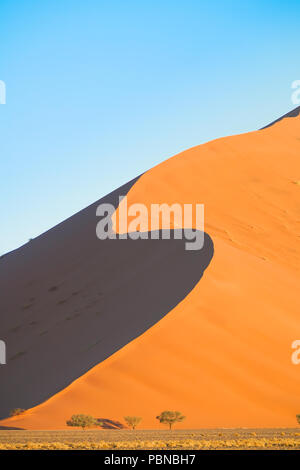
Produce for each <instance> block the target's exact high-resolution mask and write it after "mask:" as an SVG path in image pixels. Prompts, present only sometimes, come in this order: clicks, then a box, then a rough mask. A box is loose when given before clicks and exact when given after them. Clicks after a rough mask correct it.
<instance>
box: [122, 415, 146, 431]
mask: <svg viewBox="0 0 300 470" xmlns="http://www.w3.org/2000/svg"><path fill="white" fill-rule="evenodd" d="M124 419H125V421H126V424H127V425H128V426H129V427H130V428H132V429H135V428H136V426H137V425H138V424H139V423H140V422H141V421H142V418H140V417H139V416H124Z"/></svg>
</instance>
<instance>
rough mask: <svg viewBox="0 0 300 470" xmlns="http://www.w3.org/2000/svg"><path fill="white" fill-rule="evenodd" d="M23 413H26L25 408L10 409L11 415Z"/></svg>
mask: <svg viewBox="0 0 300 470" xmlns="http://www.w3.org/2000/svg"><path fill="white" fill-rule="evenodd" d="M23 413H25V410H24V409H23V408H14V409H13V410H11V411H10V413H9V416H19V415H21V414H23Z"/></svg>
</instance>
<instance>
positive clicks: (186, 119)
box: [0, 0, 300, 254]
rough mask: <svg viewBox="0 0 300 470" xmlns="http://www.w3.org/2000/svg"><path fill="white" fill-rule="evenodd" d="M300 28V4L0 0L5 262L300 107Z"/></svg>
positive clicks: (0, 244) (0, 243)
mask: <svg viewBox="0 0 300 470" xmlns="http://www.w3.org/2000/svg"><path fill="white" fill-rule="evenodd" d="M299 18H300V2H299V0H294V1H289V0H287V1H285V2H283V1H282V0H280V1H272V0H269V1H266V0H259V1H257V0H243V1H241V0H238V1H237V0H236V1H213V0H211V1H201V0H185V1H184V0H182V1H177V0H159V1H156V0H151V1H150V0H139V1H130V0H129V1H124V0H119V1H116V0H110V1H101V0H97V1H96V0H85V1H77V0H72V1H71V0H70V1H68V0H59V1H58V0H43V1H41V0H36V1H32V0H26V1H25V0H19V1H18V0H1V2H0V80H3V81H5V83H6V87H7V102H6V104H5V105H0V126H1V127H0V132H1V140H0V157H1V167H0V168H1V183H0V188H1V192H0V194H1V198H0V211H1V213H0V216H1V226H0V254H3V253H5V252H7V251H9V250H11V249H14V248H16V247H18V246H20V245H21V244H23V243H26V242H27V241H28V239H29V238H34V237H35V236H37V235H39V234H40V233H42V232H44V231H45V230H47V229H48V228H50V227H52V226H54V225H56V224H57V223H59V222H61V221H62V220H64V219H65V218H67V217H68V216H70V215H72V214H73V213H75V212H77V211H78V210H80V209H82V208H84V207H85V206H87V205H88V204H90V203H92V202H94V201H95V200H97V199H99V198H100V197H101V196H103V195H105V194H107V193H108V192H110V191H111V190H113V189H115V188H116V187H118V186H120V185H121V184H123V183H125V182H127V181H128V180H130V179H132V178H133V177H135V176H137V175H138V174H140V173H142V172H143V171H145V170H147V169H149V168H151V167H152V166H154V165H156V164H158V163H159V162H161V161H163V160H164V159H166V158H167V157H169V156H172V155H174V154H176V153H178V152H180V151H182V150H184V149H187V148H189V147H191V146H194V145H197V144H200V143H203V142H205V141H208V140H211V139H213V138H217V137H220V136H224V135H229V134H236V133H240V132H246V131H249V130H254V129H257V128H259V127H261V126H263V125H265V124H267V123H269V122H270V121H272V120H273V119H275V118H277V117H279V116H280V115H282V114H284V113H286V112H288V111H289V110H290V109H292V108H293V107H294V106H293V105H292V103H291V83H292V82H293V81H294V80H299V79H300V63H299Z"/></svg>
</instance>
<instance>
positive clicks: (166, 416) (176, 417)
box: [156, 411, 185, 429]
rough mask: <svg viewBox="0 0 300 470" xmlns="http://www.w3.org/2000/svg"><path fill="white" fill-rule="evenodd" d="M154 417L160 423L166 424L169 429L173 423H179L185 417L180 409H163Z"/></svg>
mask: <svg viewBox="0 0 300 470" xmlns="http://www.w3.org/2000/svg"><path fill="white" fill-rule="evenodd" d="M156 419H158V420H159V422H160V423H162V424H168V425H169V429H172V426H173V424H174V423H180V422H181V421H183V420H184V419H185V416H183V415H182V414H181V413H180V411H163V412H162V413H160V415H159V416H156Z"/></svg>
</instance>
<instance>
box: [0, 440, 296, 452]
mask: <svg viewBox="0 0 300 470" xmlns="http://www.w3.org/2000/svg"><path fill="white" fill-rule="evenodd" d="M82 449H84V450H110V449H112V450H113V449H128V450H138V449H151V450H152V449H166V450H168V449H186V450H187V449H188V450H193V449H195V450H196V449H199V450H207V449H300V440H299V439H295V438H270V439H266V438H256V439H255V438H248V439H227V440H226V439H224V440H220V439H216V440H205V439H203V440H194V439H190V440H170V441H161V440H157V441H140V440H134V441H120V442H107V441H99V442H90V441H81V442H26V443H2V444H0V450H82Z"/></svg>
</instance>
